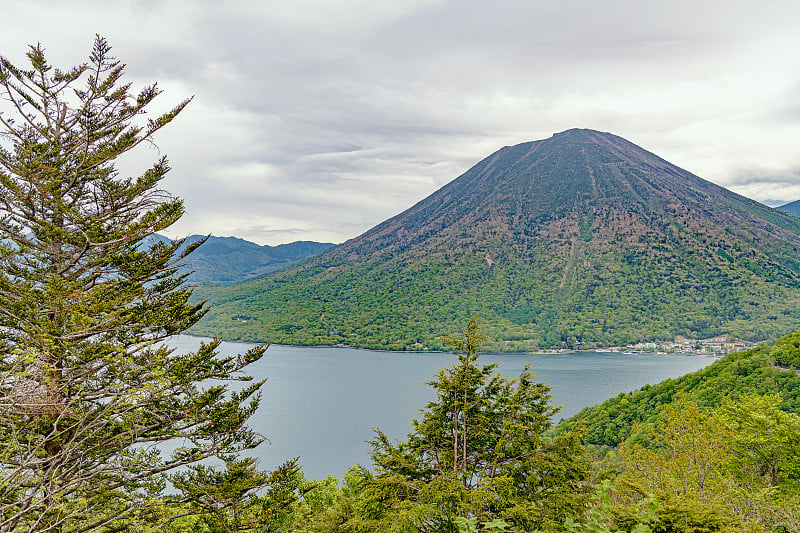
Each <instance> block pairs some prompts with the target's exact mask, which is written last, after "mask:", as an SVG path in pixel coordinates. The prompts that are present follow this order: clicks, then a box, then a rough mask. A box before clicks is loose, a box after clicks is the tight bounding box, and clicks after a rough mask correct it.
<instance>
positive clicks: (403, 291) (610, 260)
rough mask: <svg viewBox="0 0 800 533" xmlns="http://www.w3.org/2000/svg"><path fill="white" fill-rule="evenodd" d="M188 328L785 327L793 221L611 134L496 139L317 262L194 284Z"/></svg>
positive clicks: (596, 337) (423, 336)
mask: <svg viewBox="0 0 800 533" xmlns="http://www.w3.org/2000/svg"><path fill="white" fill-rule="evenodd" d="M197 297H199V298H207V299H209V302H210V304H211V305H210V311H209V312H208V314H207V316H206V318H205V319H204V320H203V321H202V322H200V323H199V324H198V325H197V326H195V327H194V328H193V329H192V330H191V332H192V333H195V334H200V335H218V336H221V337H222V338H225V339H231V340H237V339H239V340H250V341H272V342H278V343H286V344H346V345H350V346H358V347H368V348H386V349H419V348H422V347H424V348H432V349H436V348H440V347H441V341H440V340H439V337H440V336H441V335H443V334H445V333H446V332H448V331H452V330H454V329H457V328H458V325H459V324H463V323H465V322H466V321H467V320H469V318H470V317H472V316H481V317H482V318H483V319H484V324H485V325H486V332H487V334H488V335H489V337H490V338H491V339H492V341H493V343H492V345H491V349H493V350H517V351H520V350H531V349H537V348H563V347H569V348H576V347H580V348H588V347H593V346H603V345H606V346H607V345H621V344H627V343H629V342H632V341H637V340H671V339H674V337H675V336H676V335H683V336H686V337H694V338H702V337H708V336H712V335H716V334H720V333H729V334H731V335H733V336H735V337H739V338H743V339H747V340H764V339H770V338H771V339H775V338H778V337H779V336H781V335H785V334H786V333H788V332H790V331H794V330H796V329H798V328H800V219H797V218H795V217H792V216H789V215H786V214H784V213H781V212H778V211H776V210H773V209H770V208H768V207H766V206H763V205H761V204H759V203H757V202H754V201H752V200H749V199H747V198H744V197H742V196H739V195H737V194H734V193H732V192H730V191H728V190H726V189H724V188H721V187H718V186H716V185H714V184H712V183H709V182H707V181H705V180H702V179H700V178H698V177H697V176H694V175H693V174H691V173H689V172H686V171H684V170H682V169H680V168H678V167H675V166H674V165H671V164H670V163H668V162H666V161H664V160H662V159H660V158H658V157H657V156H655V155H653V154H651V153H649V152H647V151H645V150H643V149H641V148H639V147H637V146H636V145H634V144H632V143H630V142H628V141H625V140H624V139H621V138H620V137H617V136H614V135H611V134H607V133H600V132H595V131H591V130H569V131H566V132H563V133H560V134H557V135H554V136H553V137H552V138H550V139H546V140H543V141H536V142H531V143H524V144H520V145H517V146H513V147H506V148H503V149H501V150H499V151H498V152H496V153H495V154H493V155H491V156H489V157H487V158H486V159H484V160H483V161H481V162H480V163H478V164H477V165H475V166H474V167H473V168H471V169H470V170H469V171H467V172H466V173H465V174H463V175H462V176H460V177H459V178H457V179H455V180H453V181H452V182H450V183H449V184H447V185H446V186H444V187H443V188H442V189H440V190H439V191H437V192H435V193H434V194H432V195H431V196H429V197H428V198H426V199H424V200H422V201H421V202H419V203H418V204H417V205H415V206H413V207H411V208H410V209H408V210H406V211H405V212H403V213H401V214H399V215H397V216H396V217H393V218H391V219H389V220H387V221H386V222H384V223H382V224H380V225H378V226H376V227H375V228H373V229H371V230H370V231H368V232H366V233H365V234H363V235H361V236H359V237H357V238H355V239H352V240H350V241H347V242H346V243H344V244H342V245H339V246H337V247H335V248H333V249H331V250H329V251H328V252H326V253H323V254H322V255H320V256H318V257H316V258H313V259H311V260H308V261H305V262H302V263H299V264H298V265H295V266H292V267H290V268H288V269H285V270H283V271H280V272H277V273H275V274H272V275H269V276H267V277H264V278H261V279H257V280H254V281H250V282H247V283H243V284H239V285H234V286H230V287H221V288H220V287H217V288H214V287H201V288H199V290H198V293H197Z"/></svg>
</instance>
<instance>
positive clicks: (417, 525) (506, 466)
mask: <svg viewBox="0 0 800 533" xmlns="http://www.w3.org/2000/svg"><path fill="white" fill-rule="evenodd" d="M482 341H483V338H482V335H481V334H480V333H479V332H478V325H477V321H476V320H474V319H473V320H472V321H471V322H470V324H469V326H468V327H467V330H466V333H465V336H464V338H463V339H460V340H455V339H451V341H450V342H451V343H452V344H453V345H454V346H455V347H457V348H459V349H461V350H464V352H463V353H462V354H460V355H459V364H457V365H456V366H454V367H452V368H448V369H444V370H442V371H440V372H439V373H438V374H437V376H436V380H434V381H432V382H430V385H431V386H432V387H433V388H434V389H435V391H436V396H437V398H436V400H434V401H432V402H431V403H429V404H428V405H427V406H426V408H425V409H424V410H423V411H422V414H421V417H420V418H419V419H417V420H414V421H413V431H412V432H411V433H410V434H409V435H408V437H407V439H406V440H405V441H402V442H399V443H391V442H390V441H389V439H388V438H387V437H386V436H385V435H384V434H383V433H382V432H380V430H376V432H377V434H376V437H375V438H374V439H373V440H372V441H371V444H372V447H373V452H372V458H373V461H374V462H375V466H376V468H377V474H376V476H375V479H374V482H373V483H372V484H371V487H372V490H374V491H375V492H376V494H377V496H376V498H377V501H379V502H381V506H382V511H381V512H380V513H379V514H378V518H377V523H378V524H379V526H378V527H379V529H381V528H387V529H385V530H387V531H388V530H390V529H388V526H387V525H386V521H387V520H388V521H391V522H392V523H394V524H399V523H402V524H403V525H402V528H405V530H406V531H455V530H456V527H457V524H456V521H455V519H456V517H459V516H460V517H467V518H476V519H478V520H480V521H482V522H484V527H487V526H486V522H488V523H490V524H491V523H492V522H491V520H494V519H497V520H499V519H501V518H502V519H503V520H505V521H506V522H508V523H509V524H512V526H513V527H515V528H523V529H525V530H530V529H534V528H545V529H548V530H551V529H557V526H558V524H560V523H561V521H562V520H563V519H564V518H565V517H566V516H569V515H571V514H574V513H575V512H576V511H577V510H578V509H580V508H581V506H582V504H583V502H584V494H583V493H584V490H583V488H582V482H583V481H584V480H585V479H586V477H587V476H588V468H589V463H588V461H587V457H586V455H585V453H584V452H583V450H582V447H581V446H580V435H579V433H578V432H574V433H570V434H568V435H564V436H561V437H559V438H557V439H555V440H552V441H546V440H545V439H544V438H543V436H542V434H543V433H544V432H545V431H546V430H548V429H549V428H550V427H551V421H550V420H551V417H552V415H553V414H554V413H555V412H556V410H557V409H555V408H553V407H551V406H550V405H549V399H550V394H549V387H548V386H547V385H545V384H542V383H537V382H535V381H534V380H533V376H532V375H531V374H530V373H529V372H528V371H527V370H525V371H524V372H523V373H522V374H521V375H520V376H519V378H518V379H517V380H514V381H508V380H506V379H503V378H502V377H500V376H499V375H498V374H497V373H496V372H495V371H494V365H485V366H479V365H477V364H476V363H475V361H476V359H477V357H478V355H477V350H478V348H479V347H480V346H481V343H482ZM381 524H382V525H381ZM499 524H500V522H494V526H488V527H500V526H499ZM398 527H399V526H398ZM381 530H384V529H381Z"/></svg>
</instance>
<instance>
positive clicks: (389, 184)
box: [0, 0, 800, 244]
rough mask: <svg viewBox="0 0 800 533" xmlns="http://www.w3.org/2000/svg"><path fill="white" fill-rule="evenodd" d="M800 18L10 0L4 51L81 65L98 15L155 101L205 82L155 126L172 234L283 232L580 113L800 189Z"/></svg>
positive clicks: (385, 200) (322, 232)
mask: <svg viewBox="0 0 800 533" xmlns="http://www.w3.org/2000/svg"><path fill="white" fill-rule="evenodd" d="M799 19H800V3H796V2H769V3H754V2H750V1H747V0H731V1H728V2H725V3H721V2H718V1H714V0H693V1H689V0H679V1H675V2H671V3H670V4H669V9H668V10H665V9H664V6H663V5H655V4H653V3H648V2H639V1H635V0H608V1H606V2H595V1H590V0H572V1H566V2H561V3H554V2H547V3H545V2H528V1H524V0H503V1H500V2H494V3H489V4H487V3H486V2H479V1H477V0H459V1H456V0H408V1H403V2H374V1H368V0H342V1H340V2H335V3H334V2H328V1H325V0H296V1H293V2H285V1H282V0H281V1H278V0H274V1H269V2H261V3H254V2H247V1H244V0H240V1H232V2H225V3H224V4H223V3H219V2H211V1H210V0H165V1H161V2H153V1H150V0H140V1H133V0H129V1H127V2H125V1H119V2H114V3H113V5H110V3H108V2H101V1H99V0H77V1H75V2H69V3H63V2H55V1H41V2H35V3H33V2H29V3H11V5H9V6H5V8H4V21H5V22H6V24H5V28H4V32H3V34H2V35H0V53H1V54H3V55H5V56H7V57H9V58H12V59H14V60H15V61H17V62H21V61H23V56H24V53H25V48H26V45H27V44H28V43H32V42H36V41H41V42H42V44H43V45H44V46H45V47H46V48H47V50H48V55H49V57H50V58H51V61H52V62H53V63H55V64H57V65H62V66H68V65H72V64H74V63H76V62H79V61H82V60H84V58H85V57H86V56H87V54H88V51H89V48H90V46H91V41H92V38H93V36H94V34H95V33H101V34H103V35H104V36H106V37H107V38H108V39H109V41H110V42H111V44H112V45H113V46H114V51H115V53H116V55H117V56H118V57H119V58H120V59H121V60H123V61H124V62H125V63H126V64H127V65H128V73H129V75H130V77H131V79H132V80H133V81H134V82H135V85H136V86H142V85H144V84H145V83H149V82H152V81H158V82H159V85H160V86H161V87H162V88H163V89H164V94H163V95H162V97H161V98H160V99H159V101H160V102H161V103H160V104H159V105H162V106H164V107H162V108H160V109H166V108H168V107H169V106H170V105H172V104H174V103H176V102H178V101H180V100H181V99H183V98H185V97H187V96H191V95H195V100H194V101H193V103H192V104H191V105H190V106H189V108H187V110H186V111H185V112H184V113H183V115H182V116H181V117H179V118H178V119H177V120H176V121H175V122H174V123H173V124H172V125H170V127H168V128H167V129H165V130H164V132H163V133H162V135H160V136H159V138H158V142H159V147H160V148H161V149H162V150H163V151H164V152H165V153H166V154H167V155H168V156H169V158H170V161H171V163H172V165H173V167H174V170H173V171H172V173H171V174H170V176H169V177H168V179H167V180H166V182H165V186H166V187H167V188H168V189H169V190H171V191H173V192H174V193H176V194H177V195H179V196H181V197H183V198H184V199H185V201H186V206H187V210H188V212H187V215H186V216H185V218H184V219H183V220H182V221H181V222H180V223H179V224H178V225H177V226H176V227H175V228H174V230H175V232H185V233H210V232H213V233H215V234H220V235H231V234H233V235H238V236H240V237H243V238H249V239H252V240H256V241H258V242H262V243H269V244H277V243H279V242H285V241H288V240H296V239H313V240H327V241H343V240H345V239H347V238H350V237H353V236H355V235H356V234H358V233H360V232H362V231H364V230H366V229H368V228H369V227H371V226H372V225H374V224H376V223H379V222H380V221H382V220H384V219H386V218H388V217H390V216H392V215H395V214H397V213H399V212H400V211H402V210H403V209H405V208H407V207H410V206H411V205H412V204H414V203H415V202H417V201H419V200H420V199H422V198H423V197H424V196H426V195H428V194H430V193H431V192H433V191H434V190H435V189H436V188H438V187H440V186H441V185H443V184H444V183H446V182H447V181H449V180H451V179H453V178H455V177H456V176H457V175H459V174H460V173H462V172H463V171H465V170H466V169H467V168H468V167H469V166H471V165H472V164H474V163H476V162H477V161H478V160H480V159H482V158H483V157H485V156H486V155H488V154H489V153H491V152H492V151H494V150H496V149H498V148H500V147H501V146H503V145H508V144H514V143H518V142H525V141H529V140H535V139H540V138H545V137H549V136H550V135H551V134H552V133H554V132H557V131H562V130H565V129H568V128H572V127H588V128H594V129H599V130H603V131H610V132H613V133H616V134H618V135H621V136H623V137H626V138H627V139H629V140H631V141H632V142H635V143H637V144H639V145H641V146H643V147H645V148H647V149H648V150H651V151H653V152H655V153H656V154H658V155H660V156H662V157H664V158H665V159H667V160H669V161H671V162H673V163H675V164H678V165H680V166H682V167H684V168H686V169H687V170H689V171H691V172H694V173H695V174H698V175H700V176H701V177H704V178H706V179H710V180H711V181H715V182H716V183H719V184H721V185H723V186H728V187H731V188H733V189H734V190H736V191H737V192H740V193H743V194H746V195H748V196H751V197H753V198H755V199H757V200H761V201H770V202H773V203H775V202H778V203H781V202H789V201H792V200H795V199H797V198H800V189H799V188H798V187H799V185H798V181H799V180H800V177H798V175H797V173H796V172H795V169H797V168H800V161H799V160H798V159H800V156H798V154H797V150H796V140H797V139H798V138H800V101H798V97H797V94H798V91H797V89H798V87H800V68H798V67H800V54H797V53H796V50H798V49H800V32H797V29H796V21H797V20H799ZM153 155H154V154H153V153H152V152H148V151H145V152H144V153H143V154H140V155H137V156H136V157H133V158H131V159H130V160H129V161H127V162H126V165H129V167H130V168H137V166H139V167H140V166H141V165H144V164H146V163H147V162H149V161H150V160H151V159H152V158H153ZM743 169H748V170H743ZM745 174H746V175H747V179H746V180H743V176H745ZM778 176H780V178H778Z"/></svg>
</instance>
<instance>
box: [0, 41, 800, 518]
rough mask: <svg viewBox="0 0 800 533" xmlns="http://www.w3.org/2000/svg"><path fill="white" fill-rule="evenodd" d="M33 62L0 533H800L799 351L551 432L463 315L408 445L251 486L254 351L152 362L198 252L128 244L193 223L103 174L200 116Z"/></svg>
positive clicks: (376, 445) (5, 89)
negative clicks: (319, 473)
mask: <svg viewBox="0 0 800 533" xmlns="http://www.w3.org/2000/svg"><path fill="white" fill-rule="evenodd" d="M28 61H29V65H28V66H27V67H25V68H21V67H17V66H16V65H15V64H14V63H13V62H11V61H10V60H8V59H7V58H5V57H2V58H0V91H2V93H3V97H4V100H3V101H4V103H5V104H6V107H7V108H8V109H7V110H4V111H3V113H2V114H0V128H2V144H0V198H2V201H1V202H0V232H2V239H0V531H3V532H23V531H29V532H58V533H67V532H72V533H79V532H108V533H111V532H121V531H136V532H139V531H144V532H156V531H160V532H174V533H178V532H185V533H189V532H196V533H203V532H207V533H213V532H234V531H245V532H292V531H293V532H384V531H385V532H401V531H402V532H409V531H411V532H413V531H418V532H431V533H432V532H450V533H456V532H458V533H469V532H509V533H510V532H521V531H525V532H534V531H540V532H554V533H555V532H586V533H601V532H606V531H607V532H612V531H625V532H637V533H646V532H698V533H699V532H712V531H720V532H722V531H726V532H754V533H755V532H762V531H763V532H767V531H772V532H781V533H795V532H798V531H800V526H798V524H800V514H798V513H799V511H798V509H800V414H798V413H800V397H799V396H798V395H800V387H798V380H800V377H798V374H797V368H798V366H800V332H797V333H794V334H791V335H789V336H785V337H783V338H781V339H780V340H778V341H777V342H776V343H774V344H773V345H771V346H767V345H762V346H760V347H758V348H756V349H754V350H750V351H748V352H743V353H738V354H732V355H729V356H727V357H725V358H723V359H721V360H720V361H718V362H716V363H715V364H713V365H711V366H710V367H709V368H708V369H706V370H703V371H701V372H699V373H696V374H692V375H689V376H685V377H684V378H681V379H678V380H672V381H668V382H665V383H662V384H658V385H653V386H651V387H646V388H643V389H642V390H640V391H636V392H634V393H632V394H629V395H620V396H619V397H616V398H613V399H611V400H609V401H607V402H605V403H604V404H601V405H599V406H596V407H593V408H589V409H587V410H585V411H583V412H582V413H580V414H579V415H577V416H576V417H573V418H572V419H570V420H567V421H564V422H563V423H561V424H559V425H556V426H554V422H553V419H554V415H555V414H556V413H557V412H558V407H556V406H554V405H552V403H551V395H550V387H549V386H548V385H547V384H545V383H540V382H537V381H536V379H535V378H534V376H533V375H532V374H531V373H530V371H528V370H527V369H526V370H525V371H523V372H522V373H521V374H520V375H519V376H517V377H516V378H514V379H507V378H505V377H502V376H500V375H499V374H498V372H497V369H496V368H495V366H494V365H483V364H481V363H480V351H481V349H482V348H485V347H486V346H487V343H488V341H489V339H488V337H487V335H486V334H485V331H484V329H482V327H483V326H482V324H481V321H480V320H479V319H477V318H473V317H469V318H466V317H465V320H464V321H463V324H462V326H461V327H465V329H464V331H463V333H461V334H453V333H452V332H451V333H450V334H448V335H443V336H442V337H441V343H442V345H443V347H445V348H447V349H449V350H452V351H454V352H456V353H458V354H459V355H458V360H457V362H456V363H455V364H454V365H453V366H452V367H449V368H446V369H443V370H441V371H439V372H438V373H436V374H435V375H434V376H432V377H431V381H430V382H429V383H428V385H429V386H430V387H432V389H433V391H434V392H435V398H434V399H433V400H432V401H431V402H430V403H428V404H427V405H425V406H421V407H422V410H421V411H420V415H419V416H418V418H416V419H415V420H414V421H413V424H412V430H411V432H409V434H408V435H407V436H406V438H405V439H402V440H400V441H397V442H392V441H391V440H390V439H389V438H387V436H386V435H385V434H384V433H383V432H381V430H380V429H376V430H375V432H374V435H373V438H372V439H371V441H370V446H371V450H372V451H371V464H369V465H353V467H352V468H350V470H349V471H348V472H347V473H346V474H345V475H344V476H343V477H342V478H341V479H336V478H334V477H327V478H324V479H317V480H313V479H306V478H305V477H304V476H303V473H302V465H301V464H299V462H298V461H297V460H293V461H288V462H286V463H284V464H282V465H277V466H276V465H266V466H267V468H268V470H264V469H262V465H259V464H257V463H256V461H255V460H253V459H250V458H248V456H247V452H248V450H251V449H253V448H255V447H256V446H258V445H259V444H261V443H263V442H264V441H265V438H264V437H263V435H261V434H260V433H259V432H257V431H255V430H254V429H253V428H251V427H249V426H248V424H247V422H248V419H249V417H250V416H251V415H252V414H253V413H254V412H255V410H256V409H257V407H258V404H259V399H260V395H259V390H260V388H261V386H262V385H263V383H264V381H255V380H253V379H252V377H250V376H248V375H247V369H248V366H249V365H250V364H252V363H253V362H255V361H258V360H259V359H260V358H261V357H262V356H263V355H264V353H265V352H266V350H267V349H268V346H267V345H260V346H257V347H255V348H253V349H250V350H248V351H246V352H244V353H241V354H239V355H237V356H225V357H223V356H220V355H218V354H217V352H216V348H217V347H218V346H219V341H218V340H213V341H209V342H206V343H204V344H202V346H201V347H200V348H199V349H198V350H197V351H196V352H194V353H186V354H184V353H175V352H174V351H173V350H170V349H169V348H167V347H165V345H164V344H162V341H163V340H164V339H166V338H168V337H170V336H171V335H174V334H177V333H180V332H182V331H186V330H187V329H188V328H189V327H191V326H192V325H194V324H196V323H197V322H198V321H199V320H200V319H201V318H202V317H203V316H204V314H205V313H206V312H208V311H207V310H206V309H205V308H204V307H203V304H202V303H198V302H196V301H195V300H192V299H191V298H192V294H191V293H192V291H191V288H190V287H187V286H186V285H185V283H184V281H185V276H184V275H182V274H180V273H179V268H180V265H181V264H182V262H183V261H184V260H185V258H186V257H187V256H188V255H189V254H191V252H192V251H193V249H194V248H195V247H196V246H197V245H199V244H198V243H195V244H194V245H192V246H188V247H185V248H182V247H181V246H182V244H183V243H182V242H181V241H175V242H164V241H157V242H154V243H153V244H152V245H150V246H142V245H141V244H142V242H143V241H145V240H146V239H147V238H148V237H150V236H152V235H153V234H155V233H157V232H159V231H162V230H163V229H164V228H167V227H169V226H170V225H171V224H173V223H174V222H175V221H176V220H177V219H179V218H180V217H181V215H182V214H183V210H184V208H183V203H182V202H181V201H180V200H179V199H177V198H175V197H173V196H172V195H170V194H169V193H168V192H166V191H164V190H162V189H160V188H159V184H160V182H161V180H162V179H163V178H164V176H165V175H166V174H167V173H168V172H169V170H170V167H169V163H168V161H167V159H166V158H165V157H163V156H161V157H159V158H158V159H157V160H156V161H155V162H154V163H153V164H152V165H151V166H150V167H148V168H147V169H145V170H144V171H143V172H142V173H141V174H140V175H138V176H136V177H124V176H120V175H119V171H118V170H117V167H116V166H115V162H116V161H117V159H118V158H119V157H121V156H123V155H124V154H126V153H127V152H129V151H130V150H133V149H134V148H136V147H137V146H140V145H141V144H142V143H148V142H151V141H152V139H153V137H154V136H155V134H156V133H157V132H159V131H160V130H161V129H162V128H163V127H165V126H167V125H168V124H170V123H171V122H172V121H173V120H174V119H176V118H177V117H178V116H179V115H180V113H182V112H183V110H184V109H185V108H186V107H187V106H188V105H189V104H190V100H191V99H187V100H184V101H182V102H179V103H178V104H177V105H176V106H174V107H173V108H172V109H170V110H169V111H167V112H166V113H163V114H160V115H157V116H156V117H155V118H147V119H143V118H142V115H143V114H144V112H145V109H147V108H148V106H149V105H150V104H151V102H153V101H154V99H156V98H157V97H158V96H159V94H160V90H159V89H158V87H157V86H156V85H151V86H147V87H145V88H143V89H142V90H141V91H139V92H138V93H133V92H131V85H130V84H129V83H126V82H123V81H122V79H123V74H124V65H123V64H122V63H120V62H119V61H118V60H116V59H115V58H114V57H113V56H112V55H111V47H110V45H109V44H108V43H107V42H106V41H105V39H103V38H102V37H99V36H98V37H97V38H96V40H95V42H94V46H93V48H92V52H91V54H90V56H89V61H88V62H87V63H84V64H81V65H78V66H75V67H72V68H69V69H66V70H61V69H57V68H54V67H52V66H51V65H50V64H49V63H48V61H47V60H46V58H45V51H44V49H43V48H42V47H41V46H40V45H35V46H31V47H30V49H29V53H28ZM9 110H10V111H9ZM392 319H393V317H387V320H392ZM459 329H461V328H459ZM320 445H324V443H320Z"/></svg>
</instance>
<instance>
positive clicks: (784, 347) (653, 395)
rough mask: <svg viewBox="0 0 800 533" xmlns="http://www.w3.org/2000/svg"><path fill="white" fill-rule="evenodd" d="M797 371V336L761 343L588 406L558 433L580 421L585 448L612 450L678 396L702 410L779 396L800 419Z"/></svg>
mask: <svg viewBox="0 0 800 533" xmlns="http://www.w3.org/2000/svg"><path fill="white" fill-rule="evenodd" d="M797 369H800V331H798V332H795V333H792V334H790V335H787V336H786V337H783V338H781V339H779V340H778V341H777V342H776V343H775V344H774V345H772V346H768V345H766V344H764V345H761V346H759V347H758V348H755V349H753V350H748V351H746V352H741V353H736V354H730V355H727V356H725V357H724V358H722V359H720V360H719V361H716V362H714V364H712V365H711V366H709V367H707V368H704V369H703V370H699V371H697V372H693V373H691V374H687V375H685V376H682V377H680V378H678V379H668V380H666V381H663V382H661V383H658V384H656V385H647V386H645V387H643V388H642V389H640V390H637V391H634V392H631V393H628V394H620V395H618V396H616V397H615V398H611V399H610V400H607V401H605V402H603V403H601V404H600V405H596V406H593V407H587V408H586V409H584V410H582V411H581V412H580V413H578V414H577V415H575V416H574V417H572V418H570V419H568V420H565V421H563V422H562V423H561V424H560V425H559V426H558V428H557V429H558V431H566V430H568V429H570V428H572V427H573V426H574V425H575V424H576V423H577V422H578V421H579V420H580V421H583V424H585V428H586V442H587V443H589V444H598V445H603V444H605V445H611V446H615V445H617V444H619V443H620V442H621V441H622V440H624V439H626V438H628V437H629V436H630V435H631V431H632V429H633V425H634V424H635V423H642V422H644V423H653V422H654V421H655V420H656V419H658V418H659V417H660V415H661V412H662V410H663V408H664V405H666V404H670V403H672V402H674V401H675V399H676V397H677V396H678V394H683V396H684V397H685V398H686V399H687V400H690V401H694V402H696V403H697V404H698V405H699V406H701V407H717V406H719V405H720V404H721V403H722V400H723V398H726V397H732V398H738V397H741V396H744V395H747V394H758V395H766V394H780V396H781V398H782V402H781V405H780V408H781V409H783V410H784V411H788V412H792V413H798V414H800V374H798V371H797Z"/></svg>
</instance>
